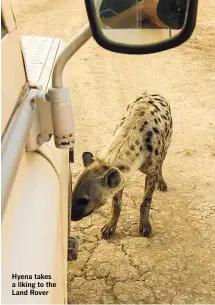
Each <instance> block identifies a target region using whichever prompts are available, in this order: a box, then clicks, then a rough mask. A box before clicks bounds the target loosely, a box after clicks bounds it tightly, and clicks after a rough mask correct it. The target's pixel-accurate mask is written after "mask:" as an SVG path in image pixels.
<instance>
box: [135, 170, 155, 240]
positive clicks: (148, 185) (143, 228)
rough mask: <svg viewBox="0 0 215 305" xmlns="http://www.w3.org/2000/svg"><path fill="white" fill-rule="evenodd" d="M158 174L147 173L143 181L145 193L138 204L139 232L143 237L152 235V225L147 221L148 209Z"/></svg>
mask: <svg viewBox="0 0 215 305" xmlns="http://www.w3.org/2000/svg"><path fill="white" fill-rule="evenodd" d="M157 180H158V175H157V174H156V175H153V176H152V175H147V176H146V181H145V195H144V197H143V201H142V203H141V205H140V227H139V232H140V235H141V236H143V237H150V236H151V235H152V227H151V224H150V221H149V211H150V207H151V202H152V196H153V193H154V190H155V187H156V183H157Z"/></svg>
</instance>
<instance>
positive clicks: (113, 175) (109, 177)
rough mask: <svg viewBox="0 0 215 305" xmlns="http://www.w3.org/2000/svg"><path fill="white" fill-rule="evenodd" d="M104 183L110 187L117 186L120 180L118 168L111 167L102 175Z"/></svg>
mask: <svg viewBox="0 0 215 305" xmlns="http://www.w3.org/2000/svg"><path fill="white" fill-rule="evenodd" d="M104 179H105V184H106V185H108V187H110V188H115V187H117V186H118V185H119V184H120V182H121V174H120V171H119V170H118V168H116V167H111V168H109V170H108V171H107V173H106V174H105V176H104Z"/></svg>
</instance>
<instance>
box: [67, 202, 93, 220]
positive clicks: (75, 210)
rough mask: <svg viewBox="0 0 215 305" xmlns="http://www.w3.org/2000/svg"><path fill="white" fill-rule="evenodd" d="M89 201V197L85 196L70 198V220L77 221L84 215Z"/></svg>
mask: <svg viewBox="0 0 215 305" xmlns="http://www.w3.org/2000/svg"><path fill="white" fill-rule="evenodd" d="M88 203H89V199H88V198H86V197H83V198H74V199H73V200H72V213H71V214H72V216H71V220H72V221H78V220H80V219H82V218H83V217H84V216H86V207H87V204H88Z"/></svg>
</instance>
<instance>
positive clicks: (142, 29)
mask: <svg viewBox="0 0 215 305" xmlns="http://www.w3.org/2000/svg"><path fill="white" fill-rule="evenodd" d="M93 5H94V12H95V18H96V23H97V26H98V27H99V28H100V30H101V31H102V34H103V35H104V37H105V38H107V39H108V40H109V41H111V42H116V43H122V44H126V45H132V46H135V45H137V46H138V45H147V44H152V43H160V42H162V41H164V40H167V39H171V38H172V37H175V36H176V35H178V34H179V33H180V31H181V30H182V28H183V26H184V23H185V20H186V13H187V10H188V7H189V0H93Z"/></svg>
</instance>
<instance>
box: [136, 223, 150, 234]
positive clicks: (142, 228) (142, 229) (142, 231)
mask: <svg viewBox="0 0 215 305" xmlns="http://www.w3.org/2000/svg"><path fill="white" fill-rule="evenodd" d="M139 232H140V236H142V237H151V236H152V226H151V224H150V223H148V224H147V225H144V226H142V225H140V228H139Z"/></svg>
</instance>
